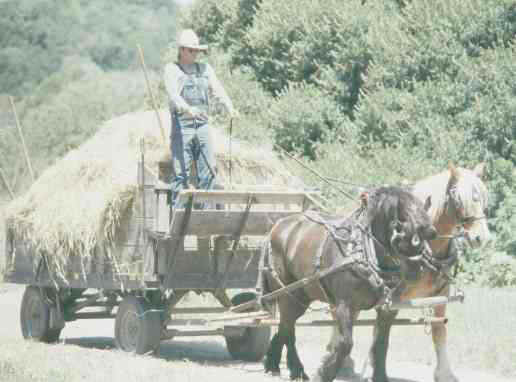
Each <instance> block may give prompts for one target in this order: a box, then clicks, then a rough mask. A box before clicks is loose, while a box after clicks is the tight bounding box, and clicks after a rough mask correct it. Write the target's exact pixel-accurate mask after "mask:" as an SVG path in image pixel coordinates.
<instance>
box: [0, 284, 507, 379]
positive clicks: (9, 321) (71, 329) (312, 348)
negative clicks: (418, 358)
mask: <svg viewBox="0 0 516 382" xmlns="http://www.w3.org/2000/svg"><path fill="white" fill-rule="evenodd" d="M22 294H23V286H19V285H13V284H0V312H1V313H2V314H1V315H0V349H5V351H0V366H1V365H2V364H1V362H2V361H4V363H5V362H6V360H9V362H11V364H16V362H20V361H19V360H17V357H18V354H17V353H18V349H24V346H29V345H27V344H28V343H27V342H25V341H23V340H22V339H21V333H20V329H19V317H18V314H19V307H20V302H21V298H22ZM113 325H114V321H113V320H87V321H78V322H72V323H68V324H67V326H66V328H65V329H64V330H63V332H62V337H61V338H62V340H63V341H64V344H61V345H36V344H31V345H30V346H31V347H30V349H29V351H30V353H31V354H33V355H32V357H33V359H34V361H29V360H27V362H28V363H30V362H38V361H37V360H38V359H39V362H40V363H39V365H38V369H45V368H48V370H47V371H45V370H40V372H41V373H42V375H48V373H51V370H53V369H54V368H65V370H68V371H66V373H67V374H66V375H67V380H71V381H74V380H92V381H94V380H100V379H102V380H107V379H104V377H107V376H109V375H110V373H111V377H109V380H110V381H111V382H115V381H132V380H134V381H137V380H140V377H139V375H140V374H139V373H142V375H141V378H142V379H143V378H144V376H146V375H148V373H149V372H152V373H154V374H155V375H154V377H155V378H154V377H153V378H154V379H153V380H158V381H159V380H167V379H168V380H177V381H190V380H199V379H198V378H206V377H207V376H210V377H215V378H216V380H227V381H236V380H242V379H243V378H245V380H246V382H254V381H263V380H268V381H274V380H288V370H287V369H286V365H285V364H284V363H283V364H282V376H281V377H280V379H278V378H276V377H271V376H265V375H264V374H263V368H262V365H261V364H253V363H241V362H236V361H233V360H232V359H231V358H230V356H229V354H228V353H227V351H226V348H225V344H224V340H223V339H222V338H217V337H206V338H204V337H200V338H192V339H184V338H182V339H180V340H174V341H167V342H163V343H162V345H161V348H160V354H159V356H155V357H135V356H131V355H127V354H124V353H121V352H119V351H116V350H113V347H114V344H113ZM329 334H330V333H329V329H328V328H323V329H319V328H300V330H299V334H298V344H299V349H300V356H301V358H302V360H303V362H304V363H305V367H306V369H307V372H308V374H309V375H310V374H313V373H314V372H315V370H316V368H317V367H318V365H319V362H320V358H321V356H322V354H323V353H322V352H323V351H324V347H325V345H326V343H327V340H328V338H329ZM356 337H357V338H356V345H355V349H354V352H353V354H354V357H355V359H356V361H357V371H360V369H361V367H362V360H361V358H360V357H361V355H362V356H363V355H364V354H366V348H367V344H368V343H369V341H370V331H369V330H367V331H366V330H365V329H360V330H357V333H356ZM361 337H363V339H362V338H361ZM6 345H7V346H6ZM426 345H428V344H426ZM426 345H425V346H426ZM101 349H102V350H103V351H101ZM106 349H107V350H108V351H105V350H106ZM9 350H11V352H9ZM19 351H23V350H19ZM22 359H23V358H22ZM92 365H95V366H94V367H92ZM103 365H106V366H103ZM103 367H105V368H106V370H103V369H102V368H103ZM388 367H389V369H388V370H389V375H390V377H391V382H432V381H433V378H432V370H433V366H432V365H430V364H414V363H411V362H400V361H397V360H396V353H395V349H393V352H392V353H391V356H390V359H389V363H388ZM157 370H162V372H161V373H162V374H159V373H158V371H157ZM0 371H2V368H1V367H0ZM45 373H47V374H45ZM113 373H116V375H113ZM156 373H158V374H156ZM171 373H172V374H171ZM4 374H5V372H4ZM368 374H370V370H368V371H367V372H366V376H367V375H368ZM456 374H457V376H458V377H459V379H460V381H465V382H469V381H482V382H510V381H509V380H508V379H503V378H499V377H495V376H493V375H488V374H485V373H482V372H473V371H470V370H461V369H457V370H456ZM50 375H52V374H50ZM100 375H102V377H100ZM172 376H174V378H171V377H172ZM162 378H163V379H162ZM169 378H171V379H169ZM4 380H9V379H2V375H0V381H4ZM14 380H16V381H17V380H20V379H14ZM38 380H39V379H38ZM341 380H345V381H353V382H357V381H359V380H360V379H359V378H358V377H353V378H348V379H341Z"/></svg>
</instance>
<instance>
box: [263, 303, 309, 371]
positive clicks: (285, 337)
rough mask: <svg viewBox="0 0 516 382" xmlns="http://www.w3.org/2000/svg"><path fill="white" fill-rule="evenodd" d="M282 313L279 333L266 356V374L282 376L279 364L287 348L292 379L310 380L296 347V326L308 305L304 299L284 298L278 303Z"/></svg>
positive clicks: (272, 341)
mask: <svg viewBox="0 0 516 382" xmlns="http://www.w3.org/2000/svg"><path fill="white" fill-rule="evenodd" d="M278 305H279V311H280V323H279V327H278V332H277V333H276V334H275V335H274V337H273V338H272V340H271V343H270V345H269V349H268V350H267V353H266V354H265V360H264V367H265V372H266V373H268V372H271V373H272V374H273V375H279V374H280V368H279V364H280V362H281V353H282V351H283V346H285V345H286V346H287V366H288V368H289V370H290V378H291V379H299V378H303V379H305V380H307V379H308V376H307V375H306V374H305V372H304V368H303V365H302V364H301V361H300V360H299V356H298V354H297V350H296V347H295V342H296V339H295V334H296V332H295V325H296V320H297V319H298V318H299V317H301V316H302V315H303V314H304V312H305V311H306V309H307V307H308V304H306V305H305V304H304V299H303V298H302V297H301V296H299V298H297V296H294V297H293V298H292V297H291V296H284V297H280V299H279V301H278Z"/></svg>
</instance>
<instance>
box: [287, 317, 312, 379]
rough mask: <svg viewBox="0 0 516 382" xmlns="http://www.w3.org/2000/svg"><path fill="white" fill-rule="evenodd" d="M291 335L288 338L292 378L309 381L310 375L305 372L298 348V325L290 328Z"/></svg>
mask: <svg viewBox="0 0 516 382" xmlns="http://www.w3.org/2000/svg"><path fill="white" fill-rule="evenodd" d="M290 330H291V331H290V335H289V336H288V340H287V367H288V369H289V370H290V379H293V380H299V379H301V380H303V381H308V379H309V378H308V375H306V373H305V369H304V367H303V364H302V363H301V360H300V359H299V355H298V353H297V349H296V326H295V323H294V325H293V326H292V327H291V328H290Z"/></svg>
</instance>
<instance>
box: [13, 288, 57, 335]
mask: <svg viewBox="0 0 516 382" xmlns="http://www.w3.org/2000/svg"><path fill="white" fill-rule="evenodd" d="M20 324H21V330H22V334H23V338H25V339H33V340H36V341H40V342H47V343H51V342H56V341H57V340H58V339H59V335H60V334H61V328H50V304H49V301H48V299H47V297H46V296H45V295H44V294H43V293H42V291H41V289H40V288H38V287H35V286H28V287H27V288H25V293H24V294H23V299H22V303H21V309H20Z"/></svg>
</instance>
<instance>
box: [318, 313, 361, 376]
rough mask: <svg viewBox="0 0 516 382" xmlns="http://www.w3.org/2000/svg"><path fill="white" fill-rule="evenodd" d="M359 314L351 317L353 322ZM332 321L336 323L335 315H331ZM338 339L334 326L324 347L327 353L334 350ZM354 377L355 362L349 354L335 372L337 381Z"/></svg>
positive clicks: (337, 330)
mask: <svg viewBox="0 0 516 382" xmlns="http://www.w3.org/2000/svg"><path fill="white" fill-rule="evenodd" d="M359 313H360V312H356V313H355V314H354V315H353V321H355V320H356V319H357V318H358V315H359ZM333 319H334V320H335V321H337V320H336V318H335V315H333ZM338 338H339V329H338V328H337V326H334V327H333V329H332V333H331V339H330V342H328V345H326V350H327V351H328V352H331V351H332V349H334V348H335V346H336V345H337V340H338ZM354 375H356V374H355V361H354V360H353V358H351V354H350V355H348V356H347V357H345V358H344V359H343V360H342V364H341V365H340V368H339V370H338V371H337V379H341V378H349V377H352V376H354Z"/></svg>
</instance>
